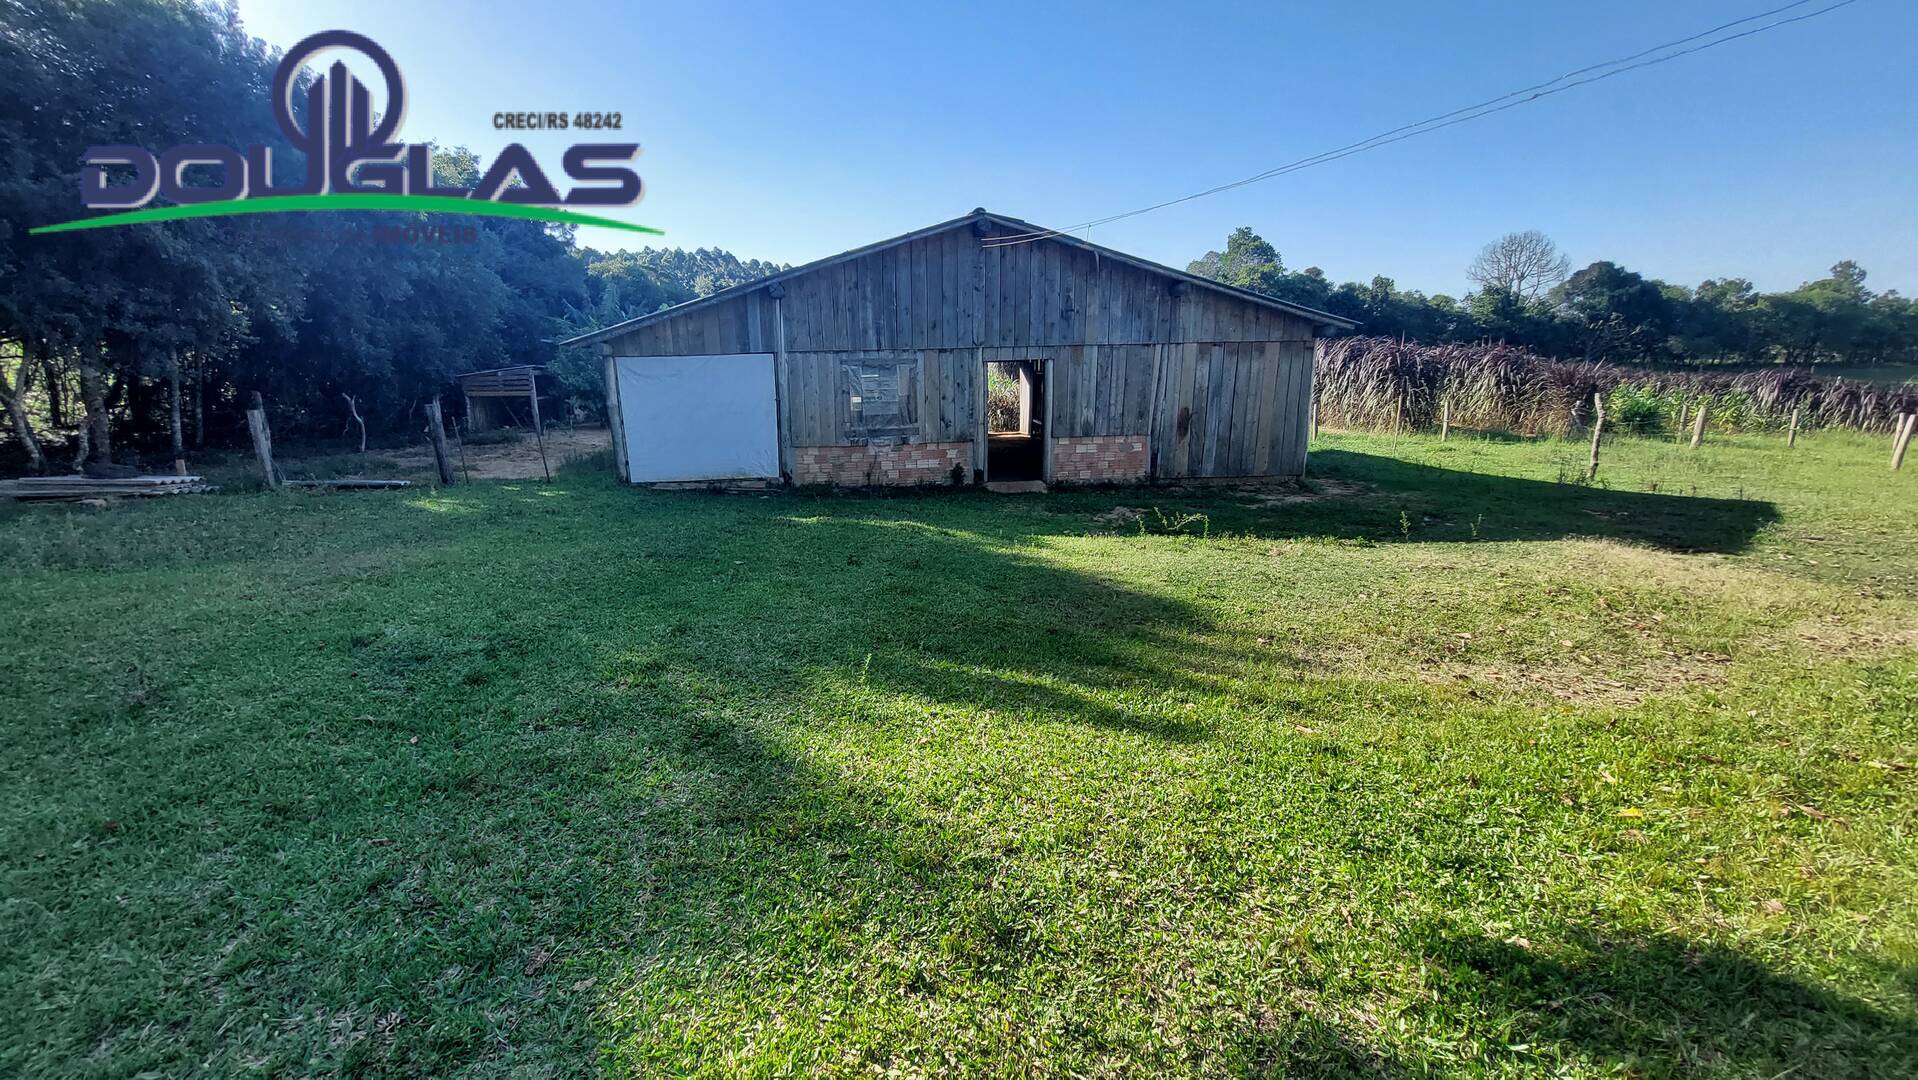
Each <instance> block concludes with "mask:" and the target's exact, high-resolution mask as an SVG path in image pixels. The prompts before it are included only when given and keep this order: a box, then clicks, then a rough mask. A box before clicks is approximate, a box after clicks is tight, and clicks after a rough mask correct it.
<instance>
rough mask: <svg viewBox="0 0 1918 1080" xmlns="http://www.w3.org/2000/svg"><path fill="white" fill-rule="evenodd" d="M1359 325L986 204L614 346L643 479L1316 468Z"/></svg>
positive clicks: (622, 443)
mask: <svg viewBox="0 0 1918 1080" xmlns="http://www.w3.org/2000/svg"><path fill="white" fill-rule="evenodd" d="M1352 325H1353V324H1352V323H1351V322H1350V321H1348V320H1346V319H1342V318H1339V317H1338V316H1335V315H1331V314H1328V313H1326V312H1323V311H1317V310H1314V309H1312V308H1308V307H1302V306H1300V305H1297V304H1291V303H1287V302H1285V301H1282V300H1275V299H1273V298H1271V297H1268V296H1263V295H1260V294H1258V293H1252V292H1247V291H1245V290H1242V289H1236V288H1232V287H1230V286H1227V285H1222V284H1220V283H1218V282H1216V281H1210V280H1208V279H1205V278H1201V277H1196V276H1194V275H1191V274H1187V273H1184V272H1182V271H1179V270H1174V269H1172V268H1171V267H1167V266H1160V265H1158V264H1156V263H1152V262H1148V261H1146V260H1144V259H1140V258H1137V257H1135V256H1132V255H1127V254H1124V253H1122V252H1118V251H1114V250H1112V249H1111V248H1106V247H1101V246H1099V245H1097V244H1092V243H1088V242H1086V241H1084V240H1080V239H1077V238H1075V237H1072V236H1067V235H1063V234H1058V233H1053V232H1051V231H1049V230H1046V229H1043V228H1040V227H1038V226H1035V225H1031V224H1028V223H1026V222H1023V221H1019V220H1017V219H1015V218H1008V217H1005V216H1002V215H999V214H993V213H989V212H987V211H985V210H975V211H973V212H972V213H970V214H967V215H965V216H964V217H960V218H955V219H953V220H951V221H947V222H942V223H941V224H938V225H933V226H930V227H928V228H924V229H920V230H918V231H916V232H911V233H907V234H905V235H904V236H898V237H894V238H893V239H890V240H885V241H881V242H880V243H877V244H873V245H870V246H868V247H863V248H859V249H856V250H854V251H848V252H845V253H843V254H840V255H835V256H832V257H831V258H827V259H821V260H819V261H818V262H814V263H809V264H807V265H805V266H800V267H795V268H793V269H791V270H786V271H782V272H780V273H777V274H774V275H771V276H769V277H766V278H762V279H760V280H758V281H754V282H750V283H748V284H745V285H740V286H736V287H734V288H730V289H726V290H723V291H721V292H717V293H714V294H713V295H711V296H707V297H702V298H700V299H697V300H693V301H689V302H687V303H684V304H680V305H677V306H675V307H671V308H666V309H664V310H661V311H657V312H654V313H653V314H651V315H645V316H642V317H640V318H636V319H630V320H627V321H625V322H622V323H619V324H617V325H614V326H609V327H606V328H605V329H602V330H598V331H594V332H593V333H589V334H583V335H580V336H578V337H575V338H573V339H571V340H569V341H567V342H564V343H563V344H583V343H594V344H597V345H598V347H599V350H600V353H601V355H602V356H604V357H605V364H606V367H605V372H606V398H607V404H608V414H609V416H610V418H611V421H612V428H613V440H614V449H615V453H616V457H617V460H618V463H619V470H620V475H621V476H622V477H623V478H625V479H627V480H630V481H632V482H634V483H656V482H686V481H705V480H742V479H757V480H784V481H787V482H790V483H796V484H841V485H877V484H926V483H973V482H978V481H1039V482H1053V481H1069V482H1138V481H1143V480H1161V479H1163V480H1177V479H1187V478H1201V477H1268V476H1297V475H1299V474H1300V473H1302V472H1303V471H1304V469H1305V452H1306V440H1307V435H1308V433H1309V431H1310V426H1311V401H1312V377H1313V342H1314V340H1315V339H1316V338H1318V337H1319V336H1321V335H1325V334H1329V333H1334V332H1337V331H1340V330H1347V329H1351V327H1352Z"/></svg>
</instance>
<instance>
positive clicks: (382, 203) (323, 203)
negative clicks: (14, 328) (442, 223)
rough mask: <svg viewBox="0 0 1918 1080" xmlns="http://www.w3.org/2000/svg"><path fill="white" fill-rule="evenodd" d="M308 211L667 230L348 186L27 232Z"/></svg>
mask: <svg viewBox="0 0 1918 1080" xmlns="http://www.w3.org/2000/svg"><path fill="white" fill-rule="evenodd" d="M305 210H410V211H413V212H415V213H432V214H472V215H476V216H478V217H497V218H519V219H521V220H523V221H555V222H559V223H561V224H566V225H597V226H599V227H600V228H603V229H624V230H626V231H627V232H639V233H650V234H652V235H654V236H664V235H666V234H665V233H664V232H662V231H661V230H659V229H655V228H652V227H651V226H647V225H634V224H632V223H630V222H625V221H615V220H613V219H612V218H606V217H599V216H597V215H594V214H581V213H577V212H575V211H572V210H560V209H556V208H554V207H550V206H528V205H526V204H525V203H501V202H491V201H489V200H485V199H467V198H461V197H460V196H457V195H379V194H369V193H365V192H345V191H342V192H334V193H332V194H328V195H271V196H267V197H265V198H259V199H232V200H227V201H224V202H209V203H192V204H190V205H187V206H156V207H153V208H151V209H147V210H128V211H126V212H125V213H121V214H102V215H101V216H99V217H90V218H78V219H76V220H73V221H62V222H60V223H59V224H57V225H42V226H40V227H39V228H37V229H28V230H27V232H29V233H31V234H33V235H35V236H38V235H41V234H43V233H63V232H79V231H80V230H82V229H111V228H116V227H118V226H121V225H141V224H145V223H147V222H153V221H183V220H185V219H187V218H203V217H230V216H232V215H235V214H290V213H297V212H300V211H305Z"/></svg>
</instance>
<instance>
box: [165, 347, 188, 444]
mask: <svg viewBox="0 0 1918 1080" xmlns="http://www.w3.org/2000/svg"><path fill="white" fill-rule="evenodd" d="M166 377H167V387H168V389H170V390H171V391H172V393H170V394H168V395H167V399H168V400H167V414H168V415H167V420H168V423H169V425H170V430H171V431H172V433H173V475H175V476H185V475H186V440H185V438H184V436H183V434H182V433H181V430H180V350H179V349H177V348H172V349H168V350H167V354H166Z"/></svg>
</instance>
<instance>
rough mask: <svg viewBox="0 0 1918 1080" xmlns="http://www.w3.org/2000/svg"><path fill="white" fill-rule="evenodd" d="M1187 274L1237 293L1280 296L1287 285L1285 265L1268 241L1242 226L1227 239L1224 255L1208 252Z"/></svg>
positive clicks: (1221, 252) (1190, 265)
mask: <svg viewBox="0 0 1918 1080" xmlns="http://www.w3.org/2000/svg"><path fill="white" fill-rule="evenodd" d="M1185 270H1186V273H1188V274H1197V275H1198V276H1200V277H1204V278H1211V279H1212V280H1213V281H1217V282H1221V283H1223V284H1226V285H1231V286H1233V287H1234V288H1238V289H1250V290H1251V291H1253V292H1260V293H1265V294H1267V295H1268V296H1277V295H1279V293H1280V291H1281V290H1282V289H1283V287H1284V284H1285V277H1286V273H1285V262H1284V260H1282V259H1281V258H1279V249H1278V248H1275V247H1273V246H1272V245H1271V244H1270V243H1268V242H1266V239H1265V237H1263V236H1260V235H1259V234H1258V233H1255V232H1253V231H1252V229H1251V228H1250V227H1249V226H1245V225H1241V226H1239V227H1238V228H1236V229H1234V230H1232V235H1231V236H1228V237H1226V239H1225V250H1224V251H1208V252H1206V253H1205V254H1204V255H1202V256H1200V257H1199V258H1198V259H1196V260H1194V261H1193V262H1192V263H1190V264H1189V265H1187V266H1186V268H1185Z"/></svg>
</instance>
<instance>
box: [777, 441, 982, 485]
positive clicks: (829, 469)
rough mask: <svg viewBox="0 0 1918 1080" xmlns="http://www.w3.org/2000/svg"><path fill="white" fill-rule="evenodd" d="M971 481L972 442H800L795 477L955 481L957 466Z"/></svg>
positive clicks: (808, 480)
mask: <svg viewBox="0 0 1918 1080" xmlns="http://www.w3.org/2000/svg"><path fill="white" fill-rule="evenodd" d="M954 465H957V466H959V467H960V468H961V469H963V470H964V471H965V480H966V482H967V483H971V482H972V443H971V442H969V441H968V442H933V443H906V444H903V445H899V446H795V447H793V451H792V470H793V483H795V484H837V485H838V486H840V487H879V486H885V485H895V484H897V485H912V484H950V483H952V467H953V466H954Z"/></svg>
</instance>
